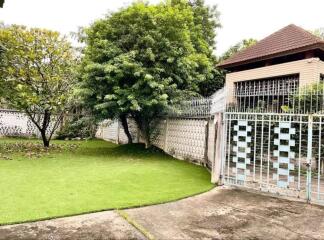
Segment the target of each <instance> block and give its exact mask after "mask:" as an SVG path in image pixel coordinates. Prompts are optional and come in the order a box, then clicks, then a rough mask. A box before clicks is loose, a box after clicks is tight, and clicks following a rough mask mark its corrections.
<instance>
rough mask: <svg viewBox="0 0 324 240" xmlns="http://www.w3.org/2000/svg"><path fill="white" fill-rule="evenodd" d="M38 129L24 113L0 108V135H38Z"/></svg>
mask: <svg viewBox="0 0 324 240" xmlns="http://www.w3.org/2000/svg"><path fill="white" fill-rule="evenodd" d="M37 135H38V130H37V129H36V126H35V125H34V123H32V121H31V120H29V118H28V116H27V115H26V114H24V113H21V112H18V111H14V110H5V109H0V136H29V137H31V136H37Z"/></svg>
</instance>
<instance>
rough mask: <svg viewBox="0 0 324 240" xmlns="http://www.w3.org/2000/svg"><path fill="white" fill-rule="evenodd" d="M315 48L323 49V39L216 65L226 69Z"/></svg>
mask: <svg viewBox="0 0 324 240" xmlns="http://www.w3.org/2000/svg"><path fill="white" fill-rule="evenodd" d="M315 49H321V50H322V51H324V41H323V42H320V43H315V44H313V45H309V46H305V47H301V48H296V49H292V50H287V51H284V52H280V53H274V54H271V55H267V56H262V57H258V58H252V59H248V60H245V61H240V62H233V63H220V64H218V65H216V66H217V67H219V68H222V69H227V68H232V67H238V66H242V65H246V64H249V63H255V62H260V61H265V60H269V59H273V58H276V57H283V56H288V55H291V54H296V53H300V52H304V51H309V50H315Z"/></svg>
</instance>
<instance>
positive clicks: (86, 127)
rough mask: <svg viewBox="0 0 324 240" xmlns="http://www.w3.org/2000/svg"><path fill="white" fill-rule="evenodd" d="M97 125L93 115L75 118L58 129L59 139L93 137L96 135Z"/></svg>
mask: <svg viewBox="0 0 324 240" xmlns="http://www.w3.org/2000/svg"><path fill="white" fill-rule="evenodd" d="M96 130H97V125H96V123H95V120H94V119H93V117H81V118H77V117H75V118H73V119H72V120H70V121H68V122H66V123H65V124H64V126H63V128H62V129H61V130H60V131H58V133H57V137H56V138H57V139H60V140H64V139H73V138H80V139H91V138H94V137H95V134H96Z"/></svg>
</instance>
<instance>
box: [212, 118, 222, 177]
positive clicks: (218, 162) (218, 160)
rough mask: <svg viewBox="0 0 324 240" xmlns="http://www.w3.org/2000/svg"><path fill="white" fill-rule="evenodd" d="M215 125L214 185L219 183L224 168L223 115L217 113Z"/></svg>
mask: <svg viewBox="0 0 324 240" xmlns="http://www.w3.org/2000/svg"><path fill="white" fill-rule="evenodd" d="M214 125H215V138H216V139H215V148H214V159H213V161H212V163H213V165H212V183H217V182H218V183H219V181H220V175H221V167H222V141H223V123H222V113H217V114H216V115H215V118H214Z"/></svg>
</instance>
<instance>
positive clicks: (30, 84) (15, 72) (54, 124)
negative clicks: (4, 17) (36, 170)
mask: <svg viewBox="0 0 324 240" xmlns="http://www.w3.org/2000/svg"><path fill="white" fill-rule="evenodd" d="M0 42H1V43H2V45H3V47H4V49H5V51H4V53H3V56H2V59H1V63H0V94H1V96H2V97H3V98H4V100H5V102H6V103H7V104H8V105H9V106H10V107H12V108H14V109H17V110H22V111H24V112H25V113H26V114H27V115H28V117H29V118H30V119H31V121H32V122H33V123H34V124H35V125H36V127H37V129H38V130H39V131H40V134H41V137H42V140H43V144H44V147H49V143H50V140H51V138H52V136H53V134H54V132H55V130H56V129H57V128H58V126H59V124H60V122H61V120H62V118H63V115H64V113H66V111H67V110H68V108H69V102H70V100H71V98H70V96H71V95H70V94H71V92H72V90H73V86H74V85H75V72H74V65H75V63H76V56H75V53H74V50H73V48H72V47H71V45H70V43H69V42H68V41H67V40H66V38H65V37H61V36H60V34H59V33H58V32H54V31H50V30H45V29H39V28H31V29H28V28H26V27H24V26H16V25H12V26H3V27H2V28H0Z"/></svg>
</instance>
